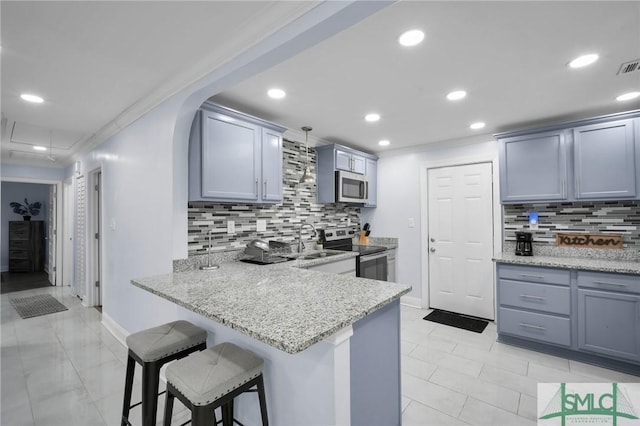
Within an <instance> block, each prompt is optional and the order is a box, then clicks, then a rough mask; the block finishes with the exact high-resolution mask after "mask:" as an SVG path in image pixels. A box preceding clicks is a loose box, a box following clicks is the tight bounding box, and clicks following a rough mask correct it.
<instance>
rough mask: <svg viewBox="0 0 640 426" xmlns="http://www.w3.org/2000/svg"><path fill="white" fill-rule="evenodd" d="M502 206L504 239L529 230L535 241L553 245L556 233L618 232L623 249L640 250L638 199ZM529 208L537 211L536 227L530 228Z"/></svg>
mask: <svg viewBox="0 0 640 426" xmlns="http://www.w3.org/2000/svg"><path fill="white" fill-rule="evenodd" d="M503 207H504V239H505V241H506V242H511V241H515V239H516V236H515V232H516V231H526V232H531V233H532V234H533V240H534V242H535V243H539V244H547V245H554V246H555V244H556V233H558V232H578V233H603V234H607V233H609V234H621V235H622V238H623V244H624V248H626V249H633V250H640V202H639V201H598V202H579V203H548V204H508V205H504V206H503ZM531 211H536V212H538V214H539V225H538V229H537V230H531V229H529V223H528V214H529V212H531ZM599 250H600V251H602V250H606V249H599Z"/></svg>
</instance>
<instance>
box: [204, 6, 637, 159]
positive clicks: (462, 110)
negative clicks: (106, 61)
mask: <svg viewBox="0 0 640 426" xmlns="http://www.w3.org/2000/svg"><path fill="white" fill-rule="evenodd" d="M412 28H420V29H422V30H423V31H424V32H425V33H426V37H425V41H424V42H423V43H422V44H420V45H418V46H416V47H413V48H406V47H404V48H403V47H402V46H400V45H399V44H398V43H397V38H398V36H399V35H400V34H401V33H402V32H403V31H406V30H408V29H412ZM592 52H595V53H598V54H599V55H600V59H599V60H598V61H597V62H596V63H595V64H593V65H592V66H590V67H587V68H583V69H570V68H568V67H567V66H566V64H567V63H568V62H569V61H570V60H571V59H573V58H575V57H577V56H579V55H582V54H585V53H592ZM638 58H640V2H611V1H603V2H575V1H570V2H538V1H535V2H483V1H475V2H458V1H450V2H431V1H426V2H410V1H405V2H398V3H395V4H393V5H392V6H390V7H388V8H386V9H384V10H382V11H381V12H379V13H377V14H375V15H373V16H372V17H370V18H368V19H366V20H364V21H362V22H360V23H359V24H356V25H355V26H352V27H351V28H349V29H347V30H345V31H343V32H342V33H340V34H338V35H336V36H334V37H333V38H330V39H328V40H326V41H324V42H323V43H321V44H319V45H317V46H315V47H313V48H311V49H308V50H306V51H305V52H303V53H302V54H299V55H297V56H296V57H293V58H292V59H290V60H288V61H286V62H284V63H281V64H280V65H278V66H275V67H273V68H271V69H269V70H268V71H266V72H264V73H262V74H260V75H258V76H256V77H254V78H251V79H250V80H248V81H245V82H243V83H241V84H239V85H238V86H237V87H234V88H232V89H231V90H228V91H226V92H224V93H221V94H220V95H218V96H216V97H214V100H215V101H219V102H220V103H223V104H228V105H230V106H232V107H235V108H236V109H241V110H249V111H251V112H253V113H254V114H256V115H260V116H263V117H265V118H267V119H270V120H273V121H276V122H278V123H280V124H282V125H284V126H288V127H290V128H295V129H299V128H300V127H301V126H303V125H310V126H312V127H313V128H314V130H313V132H312V133H313V135H314V136H316V137H319V138H321V139H324V140H329V141H332V142H338V143H344V144H346V145H350V146H354V147H360V148H363V149H365V150H368V151H377V152H380V151H386V150H389V149H393V148H403V147H408V146H413V145H419V144H424V143H432V142H437V141H446V140H450V139H457V138H465V137H469V136H471V135H475V134H476V133H477V132H478V131H473V130H470V129H469V125H470V124H471V123H472V122H475V121H484V122H486V124H487V127H486V128H485V129H483V130H481V131H480V133H485V134H492V133H496V132H499V131H504V130H507V129H508V130H512V129H516V128H520V127H522V126H528V125H532V124H534V123H540V122H545V121H557V120H562V121H564V120H566V119H571V118H585V117H589V116H590V115H591V114H602V113H612V112H619V111H626V110H630V109H637V108H639V107H640V99H637V100H636V101H634V102H627V103H621V102H617V101H616V100H615V97H616V96H618V95H619V94H622V93H625V92H629V91H640V70H639V71H636V72H635V73H632V74H627V75H622V76H618V75H616V73H617V72H618V69H619V67H620V65H621V63H622V62H626V61H630V60H633V59H638ZM271 86H280V87H282V88H283V89H285V90H286V91H287V93H288V96H287V97H286V98H285V99H283V100H279V101H273V100H270V99H268V98H267V97H266V95H265V91H266V89H267V88H268V87H271ZM454 89H464V90H466V91H467V92H468V95H467V97H466V98H465V99H464V100H461V101H458V102H451V101H448V100H447V99H446V98H445V96H446V94H447V93H448V92H450V91H452V90H454ZM372 111H375V112H377V113H379V114H380V115H381V116H382V119H381V120H380V121H379V122H377V123H375V124H370V123H366V122H365V121H364V120H363V117H364V115H365V114H366V113H368V112H372ZM474 132H475V133H474ZM380 139H389V140H390V141H391V145H390V146H389V147H388V148H381V147H379V146H378V145H377V142H378V141H379V140H380Z"/></svg>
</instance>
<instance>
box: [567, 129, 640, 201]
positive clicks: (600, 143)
mask: <svg viewBox="0 0 640 426" xmlns="http://www.w3.org/2000/svg"><path fill="white" fill-rule="evenodd" d="M633 125H634V122H633V120H619V121H613V122H610V123H600V124H592V125H588V126H581V127H577V128H574V129H573V144H574V147H573V154H574V170H575V187H574V188H575V198H576V199H578V200H581V199H605V198H612V199H621V198H634V197H636V195H637V188H636V152H635V151H636V146H635V140H634V132H633Z"/></svg>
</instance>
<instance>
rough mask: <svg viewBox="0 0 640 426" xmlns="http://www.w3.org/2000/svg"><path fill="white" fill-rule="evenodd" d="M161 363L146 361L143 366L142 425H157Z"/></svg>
mask: <svg viewBox="0 0 640 426" xmlns="http://www.w3.org/2000/svg"><path fill="white" fill-rule="evenodd" d="M159 382H160V365H159V364H158V363H157V362H145V363H144V364H143V366H142V426H155V424H156V412H157V410H158V385H159Z"/></svg>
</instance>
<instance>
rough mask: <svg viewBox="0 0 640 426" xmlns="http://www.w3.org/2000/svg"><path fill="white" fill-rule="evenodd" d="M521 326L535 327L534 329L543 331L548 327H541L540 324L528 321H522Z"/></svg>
mask: <svg viewBox="0 0 640 426" xmlns="http://www.w3.org/2000/svg"><path fill="white" fill-rule="evenodd" d="M520 327H526V328H533V329H534V330H541V331H544V330H546V329H547V328H546V327H541V326H539V325H533V324H527V323H526V322H521V323H520Z"/></svg>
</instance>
